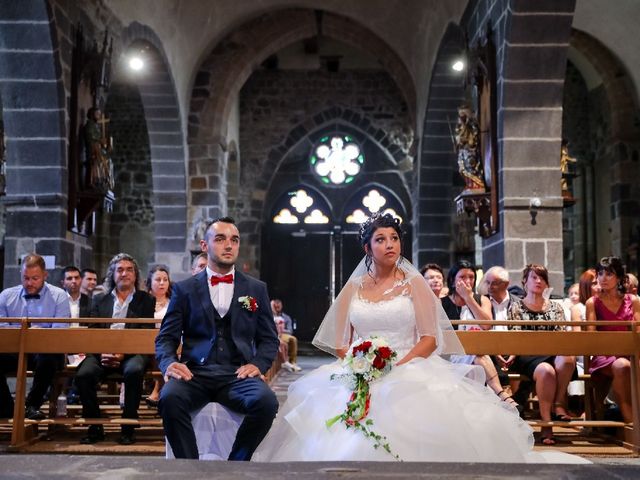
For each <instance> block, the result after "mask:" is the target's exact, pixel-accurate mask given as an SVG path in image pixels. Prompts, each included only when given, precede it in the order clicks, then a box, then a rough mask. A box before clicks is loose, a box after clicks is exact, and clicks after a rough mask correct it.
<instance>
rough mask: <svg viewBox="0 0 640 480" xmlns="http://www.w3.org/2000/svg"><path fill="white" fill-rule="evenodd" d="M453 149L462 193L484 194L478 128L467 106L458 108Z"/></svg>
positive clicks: (476, 121) (473, 115)
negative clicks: (462, 182) (462, 186)
mask: <svg viewBox="0 0 640 480" xmlns="http://www.w3.org/2000/svg"><path fill="white" fill-rule="evenodd" d="M455 149H456V153H457V154H458V171H459V172H460V175H462V178H463V179H464V186H465V188H464V191H463V193H465V192H469V193H483V192H485V190H486V189H485V183H484V179H483V175H484V171H483V167H482V157H481V155H480V126H479V125H478V120H477V118H476V116H475V114H474V113H473V112H472V110H471V108H469V107H468V106H467V105H463V106H461V107H459V108H458V123H457V124H456V130H455Z"/></svg>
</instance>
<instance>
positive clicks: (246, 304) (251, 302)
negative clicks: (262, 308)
mask: <svg viewBox="0 0 640 480" xmlns="http://www.w3.org/2000/svg"><path fill="white" fill-rule="evenodd" d="M238 302H240V304H241V305H242V308H244V309H246V310H249V311H250V312H251V313H253V312H255V311H256V310H257V309H258V302H257V301H256V299H255V298H253V297H251V296H249V295H245V296H244V297H238Z"/></svg>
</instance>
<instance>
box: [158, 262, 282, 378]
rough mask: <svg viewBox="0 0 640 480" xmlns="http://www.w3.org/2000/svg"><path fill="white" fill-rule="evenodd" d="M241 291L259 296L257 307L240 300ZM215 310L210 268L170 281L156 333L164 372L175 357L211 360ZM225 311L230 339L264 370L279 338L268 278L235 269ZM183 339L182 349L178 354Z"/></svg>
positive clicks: (197, 361)
mask: <svg viewBox="0 0 640 480" xmlns="http://www.w3.org/2000/svg"><path fill="white" fill-rule="evenodd" d="M243 296H251V297H253V298H255V299H256V301H257V303H258V307H257V309H256V311H255V312H251V311H250V310H248V309H246V308H244V307H243V306H242V304H241V303H240V302H239V301H238V298H239V297H243ZM216 313H217V312H216V311H215V308H214V306H213V304H212V303H211V297H210V295H209V286H208V285H207V271H206V270H203V271H202V272H200V273H199V274H197V275H195V276H193V277H191V278H188V279H186V280H183V281H181V282H178V283H176V284H175V285H173V286H172V295H171V301H170V302H169V307H168V309H167V314H166V315H165V317H164V320H162V326H161V327H160V332H159V333H158V336H157V337H156V359H157V360H158V365H159V366H160V370H162V373H163V374H164V373H166V370H167V367H168V366H169V364H171V363H173V362H177V361H181V362H182V363H186V364H189V363H191V364H195V365H204V364H206V363H207V362H208V360H209V354H210V353H211V349H212V348H213V347H214V345H215V343H216V328H215V317H216ZM227 316H230V322H231V337H232V340H233V342H234V344H235V346H236V348H237V349H238V352H239V353H240V355H241V356H242V357H243V360H244V364H247V363H251V364H253V365H255V366H256V367H258V369H259V370H260V371H261V372H262V373H265V372H266V371H267V370H268V369H269V367H270V366H271V363H272V362H273V360H274V359H275V358H276V355H277V353H278V346H279V344H280V341H279V340H278V334H277V332H276V325H275V322H274V321H273V315H272V313H271V307H270V303H269V295H268V293H267V286H266V284H265V283H264V282H261V281H260V280H257V279H255V278H252V277H250V276H248V275H245V274H243V273H242V272H239V271H237V270H236V272H235V279H234V288H233V298H232V299H231V305H230V306H229V312H228V313H227ZM181 339H182V354H181V358H180V360H178V355H177V350H178V346H179V345H180V341H181Z"/></svg>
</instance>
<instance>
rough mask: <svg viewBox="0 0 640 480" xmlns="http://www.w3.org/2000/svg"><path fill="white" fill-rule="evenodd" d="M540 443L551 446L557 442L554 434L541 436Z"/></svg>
mask: <svg viewBox="0 0 640 480" xmlns="http://www.w3.org/2000/svg"><path fill="white" fill-rule="evenodd" d="M540 443H542V445H546V446H548V447H551V446H553V445H555V444H556V439H555V437H554V436H553V435H549V436H546V437H540Z"/></svg>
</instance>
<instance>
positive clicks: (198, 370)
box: [158, 364, 278, 460]
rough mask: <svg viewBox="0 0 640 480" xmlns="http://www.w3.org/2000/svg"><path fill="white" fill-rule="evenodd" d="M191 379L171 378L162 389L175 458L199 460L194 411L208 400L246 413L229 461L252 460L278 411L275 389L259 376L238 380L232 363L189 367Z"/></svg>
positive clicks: (161, 406) (163, 412)
mask: <svg viewBox="0 0 640 480" xmlns="http://www.w3.org/2000/svg"><path fill="white" fill-rule="evenodd" d="M189 369H190V370H191V372H192V373H193V378H192V379H191V380H189V381H184V380H177V379H175V378H171V379H169V381H168V382H167V383H166V384H165V386H164V387H163V388H162V391H161V392H160V403H159V406H158V408H159V410H160V414H161V415H162V423H163V425H164V431H165V434H166V435H167V439H168V440H169V444H170V445H171V448H172V450H173V453H174V455H175V456H176V458H190V459H198V458H199V455H198V446H197V443H196V436H195V433H194V431H193V426H192V424H191V414H192V413H193V412H195V411H197V410H199V409H201V408H202V407H204V406H205V405H206V404H207V403H209V402H217V403H220V404H221V405H223V406H225V407H227V408H229V409H231V410H234V411H236V412H239V413H242V414H244V415H245V417H244V420H243V422H242V424H241V425H240V428H239V429H238V434H237V436H236V439H235V442H234V444H233V447H232V448H231V452H230V453H229V460H250V459H251V455H253V452H254V451H255V449H256V448H257V447H258V445H259V444H260V442H261V441H262V439H263V438H264V437H265V436H266V435H267V432H268V431H269V429H270V428H271V424H272V423H273V419H274V418H275V416H276V413H277V412H278V400H277V399H276V396H275V394H274V393H273V390H271V388H270V387H269V385H267V384H266V383H265V382H264V381H263V380H261V379H260V378H245V379H239V378H238V377H237V375H236V373H235V371H236V369H237V367H236V366H232V365H217V364H211V365H204V366H198V365H195V366H191V365H190V366H189Z"/></svg>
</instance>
